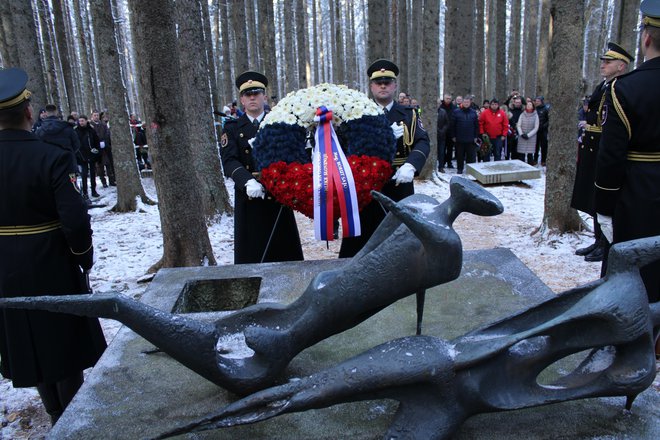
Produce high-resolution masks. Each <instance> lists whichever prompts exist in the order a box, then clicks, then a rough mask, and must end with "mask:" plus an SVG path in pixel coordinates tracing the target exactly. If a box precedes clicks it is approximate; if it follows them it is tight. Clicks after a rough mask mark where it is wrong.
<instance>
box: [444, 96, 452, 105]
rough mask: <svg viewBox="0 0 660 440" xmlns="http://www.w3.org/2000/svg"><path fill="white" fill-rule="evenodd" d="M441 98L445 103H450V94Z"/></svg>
mask: <svg viewBox="0 0 660 440" xmlns="http://www.w3.org/2000/svg"><path fill="white" fill-rule="evenodd" d="M443 100H444V102H445V105H449V104H451V95H445V97H444V99H443Z"/></svg>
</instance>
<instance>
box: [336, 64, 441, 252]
mask: <svg viewBox="0 0 660 440" xmlns="http://www.w3.org/2000/svg"><path fill="white" fill-rule="evenodd" d="M367 75H369V87H370V89H371V93H372V95H373V97H374V101H376V103H377V104H378V105H380V106H381V107H382V108H383V111H384V112H385V115H386V116H387V119H388V120H389V121H390V122H391V123H392V131H393V132H394V136H395V137H396V138H397V148H396V154H395V156H394V161H393V162H392V167H393V169H394V175H393V176H392V180H390V181H388V182H387V183H386V184H385V186H384V187H383V189H382V190H381V192H382V193H383V194H385V195H386V196H388V197H389V198H391V199H392V200H394V201H399V200H401V199H403V198H405V197H408V196H409V195H412V194H414V193H415V188H414V186H413V179H414V177H415V176H416V175H418V174H419V173H420V172H421V171H422V167H424V164H425V163H426V158H427V157H428V156H429V152H430V151H431V146H430V144H429V136H428V134H427V133H426V130H425V129H424V127H423V126H422V122H421V121H420V119H419V114H418V112H416V111H415V109H414V108H412V107H407V106H403V105H401V104H399V103H398V102H395V100H394V98H395V96H396V90H397V83H396V78H397V76H398V75H399V68H398V67H397V65H396V64H394V63H393V62H391V61H388V60H382V59H381V60H376V61H374V62H373V63H372V64H371V66H369V68H368V69H367ZM385 214H386V212H385V210H384V208H382V207H381V205H380V204H379V203H378V202H376V201H373V202H371V203H369V204H368V205H367V206H365V207H364V208H363V209H362V211H360V225H361V230H362V235H360V236H359V237H350V238H344V239H343V240H342V243H341V249H340V251H339V257H340V258H344V257H352V256H354V255H355V254H357V253H358V252H359V251H360V249H362V247H363V246H364V244H365V243H366V242H367V240H369V237H371V235H372V234H373V232H374V231H375V230H376V228H377V227H378V225H379V224H380V222H381V221H383V218H385Z"/></svg>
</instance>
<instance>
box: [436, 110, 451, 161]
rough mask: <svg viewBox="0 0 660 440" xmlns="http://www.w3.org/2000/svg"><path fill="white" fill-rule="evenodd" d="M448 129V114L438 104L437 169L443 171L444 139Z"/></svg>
mask: <svg viewBox="0 0 660 440" xmlns="http://www.w3.org/2000/svg"><path fill="white" fill-rule="evenodd" d="M448 129H449V115H448V114H447V111H446V110H445V109H444V108H443V107H442V105H439V106H438V123H437V141H438V171H439V172H441V173H444V172H445V152H446V139H447V131H449V130H448Z"/></svg>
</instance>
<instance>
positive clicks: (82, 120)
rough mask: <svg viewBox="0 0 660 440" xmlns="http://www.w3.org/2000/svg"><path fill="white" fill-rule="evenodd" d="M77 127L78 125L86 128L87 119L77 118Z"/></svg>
mask: <svg viewBox="0 0 660 440" xmlns="http://www.w3.org/2000/svg"><path fill="white" fill-rule="evenodd" d="M78 125H80V126H81V127H87V119H85V118H78Z"/></svg>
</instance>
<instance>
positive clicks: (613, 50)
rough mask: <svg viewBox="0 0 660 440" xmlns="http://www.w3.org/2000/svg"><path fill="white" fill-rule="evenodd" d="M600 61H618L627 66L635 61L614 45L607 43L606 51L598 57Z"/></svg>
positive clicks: (622, 49) (621, 48)
mask: <svg viewBox="0 0 660 440" xmlns="http://www.w3.org/2000/svg"><path fill="white" fill-rule="evenodd" d="M600 59H601V60H620V61H623V62H624V63H626V64H629V63H630V62H631V61H632V60H634V59H635V57H634V56H632V55H630V54H629V53H628V52H626V50H625V49H624V48H623V47H621V46H619V45H618V44H616V43H607V51H605V53H604V54H603V55H602V56H601V57H600Z"/></svg>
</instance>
